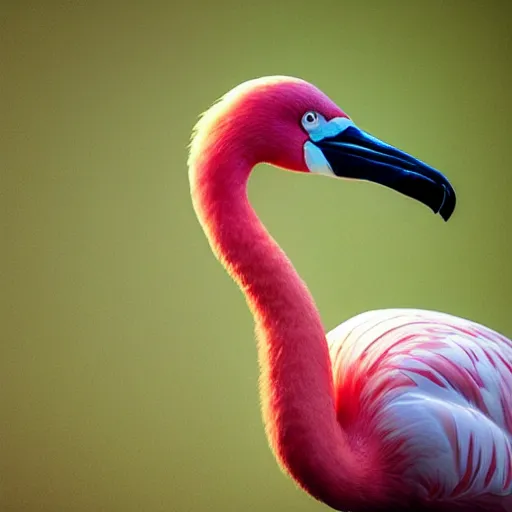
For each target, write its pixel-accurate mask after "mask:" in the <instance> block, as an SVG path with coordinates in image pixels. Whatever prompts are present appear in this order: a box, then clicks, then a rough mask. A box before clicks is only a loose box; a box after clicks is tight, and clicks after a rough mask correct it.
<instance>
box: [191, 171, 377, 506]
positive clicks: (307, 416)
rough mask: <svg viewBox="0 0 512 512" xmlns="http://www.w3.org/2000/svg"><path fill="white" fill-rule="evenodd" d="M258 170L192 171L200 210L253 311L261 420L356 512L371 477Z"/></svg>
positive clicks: (296, 466)
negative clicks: (268, 223)
mask: <svg viewBox="0 0 512 512" xmlns="http://www.w3.org/2000/svg"><path fill="white" fill-rule="evenodd" d="M250 167H251V166H248V165H243V164H242V163H240V162H238V164H235V165H231V166H228V165H226V166H225V168H217V167H216V166H214V165H213V164H211V163H209V162H204V161H203V163H202V165H201V167H196V168H195V169H191V174H190V178H191V192H192V197H193V203H194V208H195V210H196V213H197V215H198V218H199V221H200V223H201V225H202V227H203V229H204V231H205V233H206V236H207V238H208V240H209V242H210V245H211V248H212V250H213V252H214V254H215V255H216V256H217V258H218V259H219V260H220V262H221V263H222V264H223V265H224V267H225V268H226V269H227V271H228V272H229V274H230V275H231V277H232V278H233V279H234V280H235V282H236V283H237V284H238V285H239V287H240V288H241V290H242V291H243V293H244V295H245V297H246V299H247V303H248V305H249V308H250V310H251V312H252V314H253V316H254V320H255V324H256V333H257V339H258V355H259V362H260V368H261V379H260V393H261V403H262V412H263V419H264V423H265V427H266V432H267V436H268V439H269V442H270V445H271V448H272V449H273V451H274V453H275V455H276V458H277V459H278V461H279V462H280V463H281V465H282V466H283V467H284V468H285V469H286V470H287V471H288V472H289V473H290V475H291V476H292V477H293V478H294V479H295V480H296V481H297V482H298V483H299V485H300V486H301V487H303V488H305V489H306V490H307V491H308V492H309V493H310V494H312V495H313V496H315V497H317V498H318V499H320V500H322V501H324V502H325V503H327V504H330V505H331V506H333V507H335V506H338V507H339V506H340V505H342V506H344V507H353V508H352V509H353V510H355V509H356V507H355V505H356V504H359V506H360V504H361V499H362V496H363V495H364V492H363V489H364V488H368V485H369V483H368V481H367V480H366V479H367V478H368V474H367V473H366V471H365V470H364V468H363V466H365V464H364V461H362V460H361V457H360V456H359V455H358V454H357V453H355V451H354V450H353V449H352V448H351V447H350V446H349V442H348V439H347V437H346V435H345V433H344V432H343V431H342V429H341V428H340V426H339V424H338V422H337V420H336V411H335V406H334V394H333V379H332V373H331V372H332V371H331V362H330V358H329V353H328V347H327V343H326V339H325V334H324V329H323V326H322V322H321V319H320V316H319V313H318V311H317V308H316V307H315V304H314V302H313V299H312V297H311V295H310V293H309V291H308V289H307V287H306V285H305V284H304V282H303V281H302V280H301V279H300V277H299V276H298V274H297V272H296V271H295V269H294V267H293V265H292V264H291V262H290V261H289V260H288V258H287V257H286V255H285V254H284V252H283V251H282V250H281V249H280V247H279V246H278V245H277V243H276V242H275V241H274V240H273V239H272V237H271V236H270V235H269V233H268V232H267V230H266V229H265V227H264V226H263V225H262V223H261V222H260V221H259V219H258V217H257V215H256V214H255V212H254V210H253V208H252V207H251V205H250V203H249V200H248V198H247V192H246V189H247V179H248V176H249V174H250V170H251V169H250ZM365 480H366V481H365Z"/></svg>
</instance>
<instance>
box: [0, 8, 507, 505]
mask: <svg viewBox="0 0 512 512" xmlns="http://www.w3.org/2000/svg"><path fill="white" fill-rule="evenodd" d="M0 17H1V27H0V66H1V67H0V91H1V111H0V130H1V132H0V133H1V138H0V144H1V148H0V169H1V183H0V194H1V197H0V203H1V206H2V209H3V211H2V216H1V218H2V240H1V252H0V254H1V256H2V265H1V268H2V273H1V279H2V281H1V283H0V285H1V290H2V316H3V320H2V322H1V323H2V328H1V336H2V339H1V354H0V356H1V357H0V376H1V380H2V382H1V390H2V391H1V395H0V396H1V400H2V401H1V409H0V413H1V414H0V443H1V444H0V449H1V456H0V473H1V474H0V486H1V489H0V510H1V511H2V512H4V511H5V512H7V511H9V512H11V511H12V512H14V511H52V512H53V511H66V512H74V511H93V510H94V511H118V510H122V511H124V512H128V511H148V512H153V511H154V512H156V511H171V512H188V511H199V510H209V511H240V510H243V511H244V512H251V511H254V512H261V511H262V510H275V511H293V512H300V511H315V510H318V511H320V510H324V507H323V506H322V505H320V504H318V503H316V502H314V501H313V500H312V499H310V498H309V497H308V496H306V495H305V494H304V493H302V492H300V491H298V490H297V489H296V488H295V486H294V485H293V484H292V483H291V481H290V480H288V479H287V478H286V477H285V476H284V475H283V474H282V473H281V472H280V471H279V469H278V467H277V466H276V464H275V462H274V459H273V458H272V455H271V453H270V451H269V449H268V447H267V443H266V439H265V436H264V431H263V427H262V424H261V420H260V412H259V405H258V392H257V378H258V368H257V362H256V351H255V346H254V343H253V327H252V320H251V317H250V315H249V313H248V311H247V309H246V306H245V303H244V300H243V298H242V296H241V294H240V293H239V292H238V291H237V289H236V287H235V286H234V284H233V283H232V282H231V280H230V279H229V277H228V276H227V275H226V274H225V273H224V271H223V270H222V268H221V267H220V266H219V264H218V263H217V262H216V260H215V259H214V258H213V257H212V255H211V253H210V250H209V247H208V245H207V243H206V240H205V239H204V236H203V233H202V231H201V230H200V227H199V225H198V223H197V221H196V219H195V217H194V213H193V210H192V207H191V202H190V197H189V189H188V178H187V169H186V158H187V150H186V146H187V144H188V141H189V134H190V131H191V128H192V126H193V124H194V123H195V121H196V118H197V116H198V114H199V113H200V112H202V111H203V110H205V109H206V108H207V107H208V106H209V104H210V103H211V102H212V101H213V100H215V99H216V98H217V97H218V96H219V95H221V94H223V93H224V92H226V91H227V90H228V89H230V88H231V87H233V86H235V85H236V84H238V83H240V82H242V81H244V80H247V79H249V78H253V77H256V76H261V75H267V74H290V75H296V76H300V77H302V78H305V79H307V80H310V81H312V82H314V83H315V84H316V85H318V86H319V87H321V88H322V89H323V90H325V91H326V92H327V93H328V94H329V95H330V96H331V97H332V98H333V99H334V100H336V101H337V102H339V104H340V105H341V106H342V108H344V109H345V110H346V111H347V112H348V113H349V115H351V116H352V117H353V118H354V119H355V120H356V122H357V123H358V124H359V125H360V126H362V127H363V128H365V129H367V130H369V131H371V132H372V133H373V134H374V135H376V136H378V137H381V138H383V139H384V140H386V141H388V142H390V143H393V144H396V145H398V146H399V147H400V148H402V149H405V150H407V151H408V152H410V153H413V154H414V155H416V156H418V157H419V158H421V159H423V160H426V161H428V162H429V163H430V164H432V165H434V166H436V167H438V168H439V169H441V170H442V171H443V172H445V173H446V174H447V176H448V177H449V178H450V179H451V180H452V182H453V184H454V186H455V188H456V190H457V193H458V200H459V202H458V208H457V210H456V212H455V215H454V217H453V219H452V220H451V221H450V222H449V223H448V224H445V223H444V222H443V221H442V220H441V219H440V218H439V217H437V216H434V215H432V214H431V213H430V212H429V211H428V210H427V209H426V208H425V207H423V206H421V205H420V204H419V203H415V202H413V201H411V200H408V199H406V198H404V197H402V196H400V195H398V194H396V193H394V192H392V191H389V190H387V189H384V188H381V187H377V186H373V185H368V184H364V183H348V184H345V183H341V182H336V181H334V180H329V179H325V178H312V177H308V176H301V175H296V174H289V173H284V172H280V171H278V170H275V169H272V168H270V167H266V166H261V167H259V168H258V169H257V171H256V172H255V173H254V175H253V177H252V179H251V183H250V196H251V198H252V201H253V203H254V205H255V207H256V208H257V210H258V212H259V214H260V215H261V217H262V219H263V220H264V221H265V223H266V224H267V225H268V227H269V229H270V230H271V232H272V233H273V235H274V236H275V237H276V239H277V240H278V241H279V242H280V243H281V244H282V246H283V247H284V249H285V250H286V251H287V252H288V254H289V255H290V257H291V258H292V260H293V261H294V262H295V264H296V266H297V269H298V270H299V272H300V273H301V274H302V276H303V277H304V278H305V279H306V281H307V283H308V284H309V286H310V288H311V290H312V292H313V294H314V296H315V297H316V300H317V303H318V305H319V307H320V310H321V312H322V315H323V319H324V322H325V326H326V329H331V328H332V327H334V326H335V325H337V324H338V323H339V322H341V321H342V320H344V319H346V318H348V317H350V316H351V315H354V314H356V313H358V312H361V311H364V310H368V309H372V308H381V307H392V306H410V307H422V308H431V309H438V310H442V311H446V312H450V313H453V314H457V315H461V316H465V317H470V318H472V319H474V320H477V321H479V322H482V323H485V324H488V325H489V326H492V327H494V328H495V329H497V330H500V331H502V332H503V333H505V334H508V335H509V336H511V335H512V315H511V312H510V307H509V305H510V302H511V299H512V287H511V284H512V265H511V261H512V242H511V240H510V224H511V223H512V210H511V209H510V207H509V204H510V194H511V191H512V178H511V172H510V169H511V159H510V147H511V142H510V134H511V128H512V122H511V119H512V102H511V94H510V90H511V89H510V78H511V76H510V70H511V67H512V29H511V20H512V3H510V2H504V1H480V2H477V1H471V0H464V1H459V2H457V1H432V0H428V1H422V2H406V1H396V2H392V1H382V0H380V1H378V0H377V1H373V2H372V1H365V2H353V1H345V0H338V1H324V2H321V1H312V0H310V1H305V0H300V1H297V0H296V1H293V2H292V1H285V2H283V1H281V2H274V1H263V0H261V1H259V2H257V3H253V2H240V1H233V2H218V1H204V0H201V1H199V0H198V1H195V2H182V3H179V2H172V1H169V2H163V1H158V2H154V1H153V2H152V1H147V2H138V3H135V2H134V3H124V4H123V3H118V4H114V3H110V2H92V1H91V2H86V1H82V2H79V1H67V2H64V1H62V2H60V3H58V2H51V1H48V2H41V1H39V2H35V1H34V2H32V3H30V2H25V1H22V0H3V1H2V3H1V7H0Z"/></svg>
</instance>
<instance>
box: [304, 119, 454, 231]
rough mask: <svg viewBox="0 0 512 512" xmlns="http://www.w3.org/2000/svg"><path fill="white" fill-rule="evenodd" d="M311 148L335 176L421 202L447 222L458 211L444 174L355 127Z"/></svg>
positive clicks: (315, 143) (452, 191)
mask: <svg viewBox="0 0 512 512" xmlns="http://www.w3.org/2000/svg"><path fill="white" fill-rule="evenodd" d="M309 144H314V145H315V146H316V147H317V148H318V149H320V151H321V152H322V154H323V156H324V158H325V160H326V161H327V163H328V166H329V167H330V170H332V173H333V174H334V175H335V176H338V177H343V178H352V179H358V180H367V181H373V182H375V183H379V184H381V185H384V186H387V187H389V188H392V189H393V190H396V191H397V192H400V193H402V194H404V195H406V196H409V197H411V198H413V199H416V200H417V201H420V202H422V203H423V204H425V205H426V206H428V207H429V208H431V209H432V210H433V211H434V213H439V214H440V215H441V217H442V218H443V219H444V220H445V221H447V220H448V219H449V218H450V217H451V215H452V213H453V211H454V210H455V203H456V197H455V191H454V190H453V187H452V186H451V184H450V182H449V181H448V180H447V178H446V177H445V176H444V175H443V174H441V173H440V172H439V171H437V170H436V169H433V168H432V167H430V166H428V165H427V164H425V163H423V162H421V161H420V160H418V159H416V158H414V157H412V156H410V155H408V154H407V153H404V152H403V151H400V150H399V149H396V148H394V147H393V146H390V145H389V144H386V143H385V142H382V141H380V140H378V139H376V138H375V137H373V136H371V135H370V134H368V133H366V132H364V131H363V130H360V129H359V128H357V127H356V126H354V125H353V124H352V125H350V126H348V127H347V128H345V129H343V130H342V131H341V132H340V133H338V134H336V135H332V136H327V137H323V138H322V139H320V140H316V141H314V142H313V141H311V142H309Z"/></svg>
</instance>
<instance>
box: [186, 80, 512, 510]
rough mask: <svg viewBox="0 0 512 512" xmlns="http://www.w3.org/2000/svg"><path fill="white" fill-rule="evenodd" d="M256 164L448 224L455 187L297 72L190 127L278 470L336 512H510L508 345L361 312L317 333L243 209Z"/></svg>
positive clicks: (253, 84)
mask: <svg viewBox="0 0 512 512" xmlns="http://www.w3.org/2000/svg"><path fill="white" fill-rule="evenodd" d="M260 162H267V163H270V164H272V165H274V166H276V167H280V168H285V169H288V170H292V171H297V172H304V173H317V174H323V175H327V176H331V177H337V178H352V179H360V180H367V181H373V182H376V183H379V184H381V185H384V186H388V187H391V188H393V189H395V190H396V191H398V192H400V193H402V194H404V195H406V196H408V197H411V198H413V199H416V200H418V201H420V202H422V203H424V204H425V205H427V206H428V207H429V208H431V209H432V210H433V211H434V212H435V213H439V214H440V215H441V216H442V217H443V218H444V219H445V220H448V219H449V218H450V216H451V215H452V213H453V211H454V209H455V192H454V190H453V188H452V186H451V184H450V183H449V181H448V180H447V179H446V178H445V177H444V176H443V175H442V174H441V173H439V172H438V171H436V170H435V169H433V168H431V167H430V166H428V165H427V164H425V163H423V162H421V161H419V160H417V159H415V158H413V157H412V156H410V155H408V154H406V153H404V152H401V151H399V150H397V149H396V148H393V147H392V146H390V145H388V144H386V143H384V142H382V141H380V140H378V139H375V138H374V137H372V136H371V135H369V134H367V133H366V132H364V131H362V130H360V129H359V128H357V126H356V125H355V124H354V123H353V121H352V120H351V119H350V118H349V116H348V115H347V114H345V113H344V112H343V111H342V110H341V109H340V108H339V107H338V106H337V105H336V104H335V103H334V102H333V101H332V100H331V99H330V98H328V97H327V96H326V95H325V94H324V93H322V92H321V91H320V90H319V89H317V88H316V87H314V86H313V85H311V84H309V83H307V82H305V81H303V80H299V79H296V78H291V77H265V78H262V79H257V80H252V81H249V82H246V83H244V84H242V85H241V86H238V87H236V88H235V89H233V90H232V91H231V92H229V93H228V94H227V95H226V96H224V97H223V98H222V99H221V100H220V101H219V102H217V103H216V104H214V106H213V107H212V108H211V109H209V110H208V111H207V112H206V113H205V114H204V116H203V117H202V118H201V120H200V121H199V123H198V124H197V126H196V128H195V131H194V135H193V138H192V143H191V149H190V156H189V162H188V164H189V179H190V187H191V196H192V202H193V206H194V209H195V212H196V214H197V217H198V220H199V222H200V224H201V226H202V228H203V230H204V232H205V235H206V237H207V240H208V242H209V244H210V247H211V249H212V251H213V253H214V255H215V256H216V257H217V258H218V260H219V261H220V263H221V264H222V265H223V266H224V267H225V269H226V270H227V272H228V273H229V274H230V276H231V277H232V278H233V280H234V281H235V282H236V284H237V285H238V286H239V288H240V289H241V290H242V292H243V293H244V295H245V298H246V300H247V304H248V306H249V308H250V311H251V313H252V314H253V317H254V321H255V326H256V337H257V347H258V357H259V362H260V369H261V378H260V396H261V406H262V415H263V421H264V424H265V429H266V433H267V437H268V440H269V445H270V447H271V449H272V451H273V453H274V455H275V457H276V459H277V461H278V462H279V464H280V465H281V467H282V468H283V469H284V470H285V472H286V473H287V474H289V475H290V476H291V477H292V478H293V479H294V480H295V482H296V483H297V484H298V485H299V486H300V487H301V488H302V489H304V490H305V491H307V492H308V493H309V494H310V495H311V496H313V497H314V498H316V499H318V500H320V501H322V502H323V503H325V504H327V505H329V506H330V507H332V508H334V509H336V510H350V511H352V512H405V511H416V512H423V511H424V512H426V511H436V512H448V511H450V512H452V511H453V512H457V511H458V512H477V511H478V512H480V511H481V512H483V511H486V512H512V453H511V435H512V412H511V411H512V342H511V341H510V340H508V339H507V338H505V337H504V336H502V335H500V334H498V333H496V332H494V331H493V330H491V329H488V328H486V327H483V326H481V325H478V324H476V323H474V322H470V321H468V320H464V319H460V318H457V317H454V316H451V315H447V314H444V313H436V312H429V311H420V310H405V309H389V310H382V311H372V312H367V313H362V314H361V315H358V316H356V317H354V318H352V319H350V320H347V321H346V322H344V323H342V324H341V325H340V326H339V327H337V328H336V329H334V330H333V331H331V332H329V333H328V334H327V335H325V330H324V327H323V325H322V321H321V318H320V315H319V312H318V310H317V308H316V306H315V303H314V300H313V298H312V297H311V294H310V293H309V290H308V289H307V286H306V285H305V283H304V282H303V281H302V280H301V279H300V277H299V276H298V274H297V272H296V270H295V268H294V267H293V265H292V263H291V262H290V260H289V259H288V258H287V256H286V255H285V253H284V252H283V251H282V249H281V248H280V247H279V245H278V244H277V242H276V241H275V240H274V239H273V238H272V237H271V235H270V234H269V233H268V231H267V230H266V228H265V227H264V226H263V224H262V223H261V221H260V220H259V218H258V216H257V215H256V212H255V211H254V210H253V208H252V206H251V205H250V202H249V200H248V197H247V182H248V179H249V176H250V173H251V172H252V169H253V168H254V167H255V166H256V165H257V164H258V163H260ZM347 222H348V220H347ZM347 250H348V248H347ZM341 290H342V291H341V292H340V293H343V292H344V290H343V288H341Z"/></svg>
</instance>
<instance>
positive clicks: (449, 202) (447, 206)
mask: <svg viewBox="0 0 512 512" xmlns="http://www.w3.org/2000/svg"><path fill="white" fill-rule="evenodd" d="M443 189H444V198H443V202H442V204H441V207H440V208H439V212H438V213H439V215H441V217H442V219H443V220H444V221H445V222H448V220H449V219H450V217H451V216H452V214H453V212H454V210H455V205H456V197H455V192H454V190H453V188H451V187H446V186H445V185H443Z"/></svg>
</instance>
